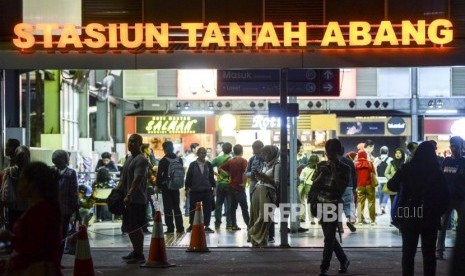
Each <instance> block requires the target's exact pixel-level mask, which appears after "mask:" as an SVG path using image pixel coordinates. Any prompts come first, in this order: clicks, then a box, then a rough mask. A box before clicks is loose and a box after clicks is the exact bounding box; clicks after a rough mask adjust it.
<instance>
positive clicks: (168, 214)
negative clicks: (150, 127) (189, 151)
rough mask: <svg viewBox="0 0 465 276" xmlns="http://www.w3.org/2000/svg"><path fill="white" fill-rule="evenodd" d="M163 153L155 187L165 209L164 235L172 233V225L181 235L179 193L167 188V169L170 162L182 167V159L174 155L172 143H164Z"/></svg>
mask: <svg viewBox="0 0 465 276" xmlns="http://www.w3.org/2000/svg"><path fill="white" fill-rule="evenodd" d="M162 147H163V151H164V152H165V156H163V158H162V159H161V160H160V163H158V172H157V182H156V186H157V187H158V188H159V189H161V194H162V197H163V208H164V209H165V223H166V227H167V230H166V232H165V233H166V234H173V233H174V224H173V217H174V223H175V224H176V232H177V233H183V232H184V226H183V221H182V213H181V208H180V207H179V200H180V192H179V190H171V189H169V188H168V181H169V177H170V175H169V167H170V163H171V162H180V163H181V165H182V159H181V158H180V157H178V156H176V154H175V153H174V146H173V142H171V141H167V142H164V143H163V145H162Z"/></svg>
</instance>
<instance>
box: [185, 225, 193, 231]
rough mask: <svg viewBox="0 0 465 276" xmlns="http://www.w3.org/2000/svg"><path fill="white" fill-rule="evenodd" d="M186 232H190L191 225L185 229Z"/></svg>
mask: <svg viewBox="0 0 465 276" xmlns="http://www.w3.org/2000/svg"><path fill="white" fill-rule="evenodd" d="M186 232H187V233H190V232H192V225H189V227H187V229H186Z"/></svg>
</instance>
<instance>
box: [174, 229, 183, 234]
mask: <svg viewBox="0 0 465 276" xmlns="http://www.w3.org/2000/svg"><path fill="white" fill-rule="evenodd" d="M176 233H177V234H182V233H184V228H183V229H180V230H176Z"/></svg>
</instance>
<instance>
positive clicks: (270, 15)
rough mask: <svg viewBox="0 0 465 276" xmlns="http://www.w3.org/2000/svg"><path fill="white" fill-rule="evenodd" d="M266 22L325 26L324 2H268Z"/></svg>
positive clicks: (306, 0)
mask: <svg viewBox="0 0 465 276" xmlns="http://www.w3.org/2000/svg"><path fill="white" fill-rule="evenodd" d="M265 21H269V22H273V23H278V24H281V23H282V22H286V21H287V22H293V23H297V22H299V21H305V22H307V23H308V24H323V0H312V1H309V0H287V1H281V0H266V1H265Z"/></svg>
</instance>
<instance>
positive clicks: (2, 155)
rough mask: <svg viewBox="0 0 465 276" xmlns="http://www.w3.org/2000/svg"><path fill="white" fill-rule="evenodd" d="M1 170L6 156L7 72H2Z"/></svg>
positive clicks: (0, 110)
mask: <svg viewBox="0 0 465 276" xmlns="http://www.w3.org/2000/svg"><path fill="white" fill-rule="evenodd" d="M0 128H1V135H0V138H1V141H0V150H1V154H0V168H3V157H4V156H5V149H4V145H5V143H6V141H5V70H0Z"/></svg>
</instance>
